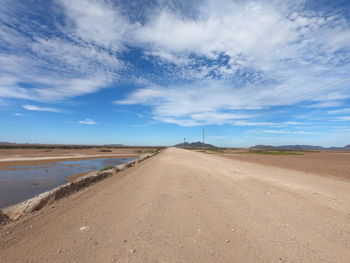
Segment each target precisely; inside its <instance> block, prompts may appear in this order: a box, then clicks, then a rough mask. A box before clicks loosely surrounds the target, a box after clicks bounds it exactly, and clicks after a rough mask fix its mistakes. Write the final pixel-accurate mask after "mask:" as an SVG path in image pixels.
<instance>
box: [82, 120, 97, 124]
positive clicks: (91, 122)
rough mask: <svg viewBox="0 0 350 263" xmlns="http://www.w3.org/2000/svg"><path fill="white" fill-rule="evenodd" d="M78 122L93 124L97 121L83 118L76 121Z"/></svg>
mask: <svg viewBox="0 0 350 263" xmlns="http://www.w3.org/2000/svg"><path fill="white" fill-rule="evenodd" d="M78 123H80V124H86V125H94V124H97V122H95V121H93V120H91V119H85V120H82V121H78Z"/></svg>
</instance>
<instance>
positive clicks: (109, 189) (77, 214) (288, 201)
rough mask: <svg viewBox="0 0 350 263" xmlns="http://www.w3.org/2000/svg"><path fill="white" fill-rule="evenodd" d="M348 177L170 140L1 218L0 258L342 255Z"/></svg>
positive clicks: (348, 212) (347, 228)
mask: <svg viewBox="0 0 350 263" xmlns="http://www.w3.org/2000/svg"><path fill="white" fill-rule="evenodd" d="M349 189H350V181H347V180H337V179H335V178H333V177H324V176H317V175H314V174H307V173H304V172H300V171H294V170H288V169H283V168H277V167H270V166H265V165H260V164H255V163H249V162H242V161H240V160H233V159H227V158H222V157H219V156H215V155H209V154H203V153H198V152H194V151H189V150H182V149H176V148H169V149H166V150H164V151H163V152H161V153H160V154H159V155H156V156H155V157H153V158H151V159H148V160H146V161H144V162H142V163H141V164H139V165H136V166H134V167H132V168H130V169H127V170H125V171H122V172H120V173H118V174H117V175H116V176H112V177H109V178H107V179H105V180H104V181H101V182H99V183H97V184H95V185H94V186H93V187H90V188H87V189H85V190H82V191H80V192H78V193H76V194H73V195H71V196H69V197H68V198H64V199H61V200H60V201H58V202H56V203H54V205H52V206H51V207H46V208H44V209H43V210H41V211H39V212H35V213H34V214H32V215H31V216H28V217H25V218H22V219H20V220H18V221H17V222H12V223H9V224H7V225H4V226H2V227H1V228H0V255H1V257H0V261H1V262H340V263H342V262H349V258H350V191H349Z"/></svg>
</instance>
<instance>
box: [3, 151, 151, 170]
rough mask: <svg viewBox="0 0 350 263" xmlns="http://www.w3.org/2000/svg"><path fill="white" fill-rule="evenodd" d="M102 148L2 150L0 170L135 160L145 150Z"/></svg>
mask: <svg viewBox="0 0 350 263" xmlns="http://www.w3.org/2000/svg"><path fill="white" fill-rule="evenodd" d="M101 150H103V149H101V148H92V149H68V150H67V149H0V169H1V168H4V167H9V166H15V165H33V164H46V163H49V162H57V161H66V160H83V159H89V158H113V157H115V158H135V157H137V156H139V155H140V153H142V152H144V151H151V150H152V149H144V148H120V149H109V150H111V152H102V151H101Z"/></svg>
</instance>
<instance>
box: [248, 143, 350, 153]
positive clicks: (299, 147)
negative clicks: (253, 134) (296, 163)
mask: <svg viewBox="0 0 350 263" xmlns="http://www.w3.org/2000/svg"><path fill="white" fill-rule="evenodd" d="M250 149H253V150H268V149H277V150H311V151H312V150H314V151H315V150H316V151H317V150H333V151H350V144H349V145H346V146H344V147H328V148H327V147H322V146H313V145H282V146H271V145H261V144H259V145H255V146H253V147H250Z"/></svg>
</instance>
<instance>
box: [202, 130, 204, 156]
mask: <svg viewBox="0 0 350 263" xmlns="http://www.w3.org/2000/svg"><path fill="white" fill-rule="evenodd" d="M202 146H203V147H202V148H203V152H204V128H203V145H202Z"/></svg>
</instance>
